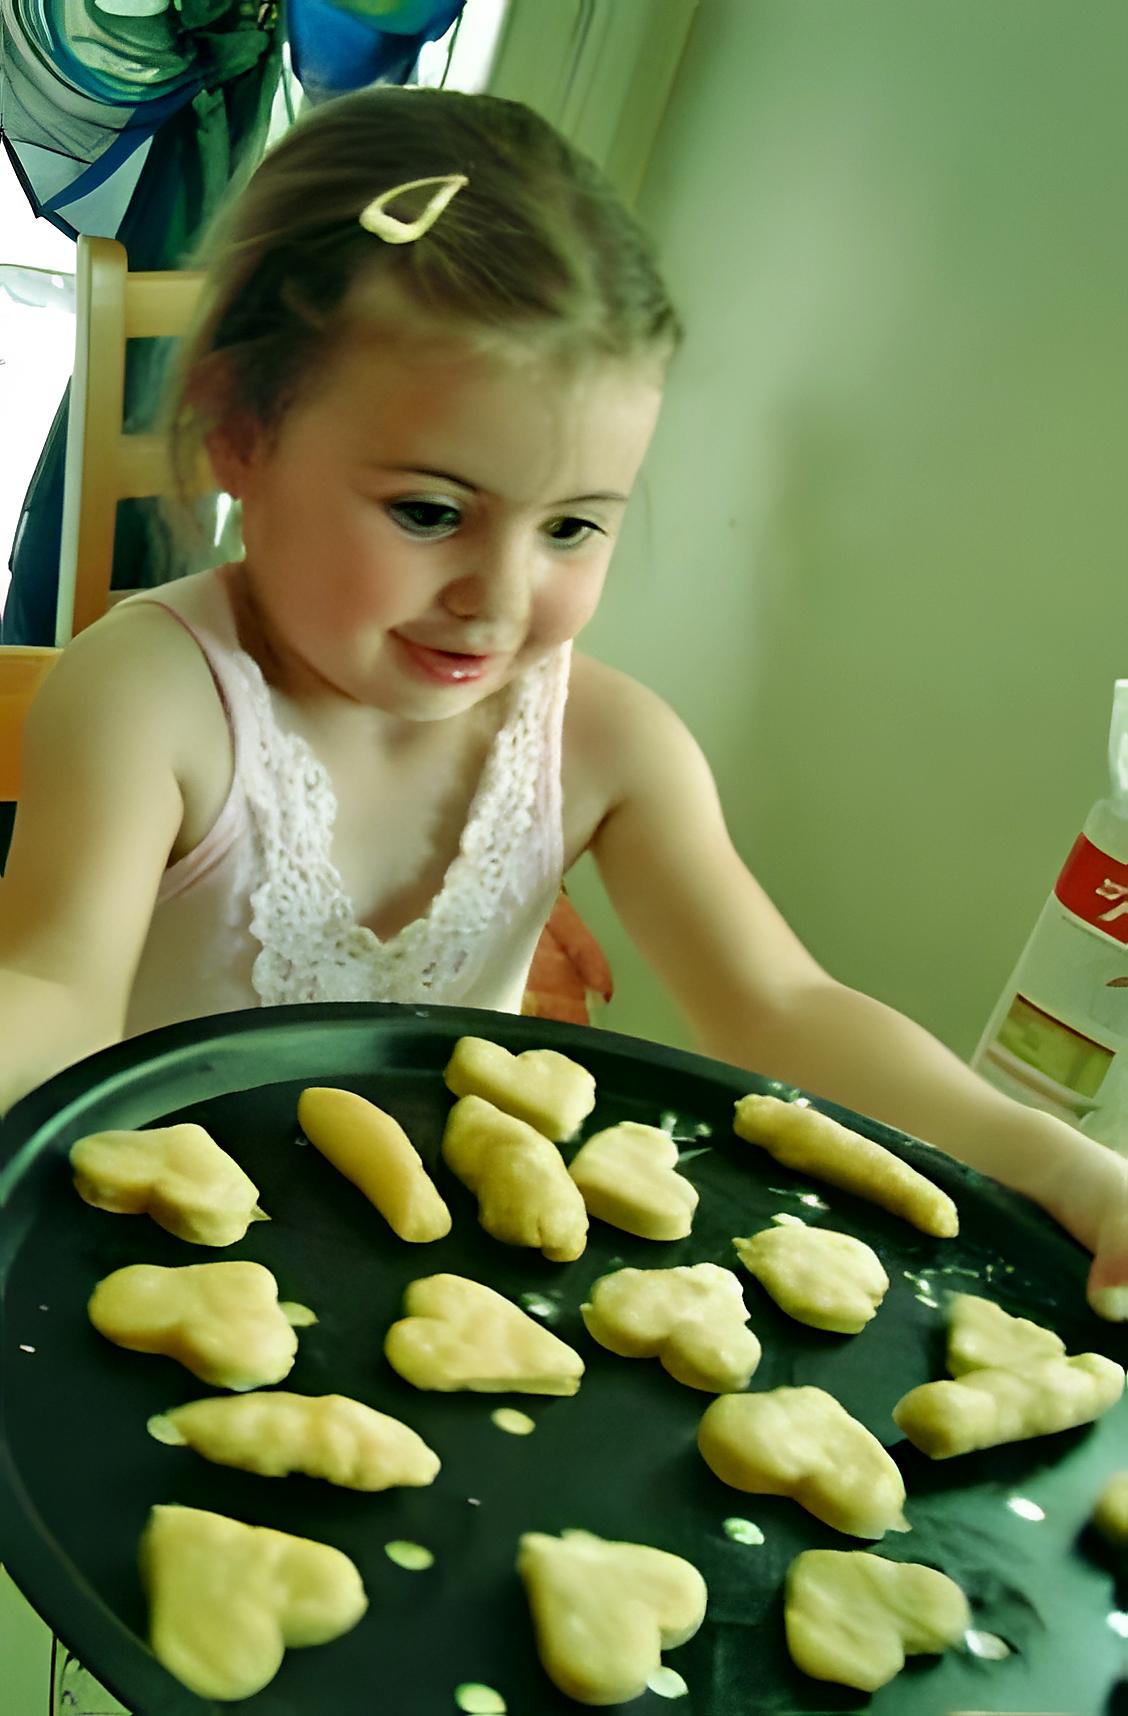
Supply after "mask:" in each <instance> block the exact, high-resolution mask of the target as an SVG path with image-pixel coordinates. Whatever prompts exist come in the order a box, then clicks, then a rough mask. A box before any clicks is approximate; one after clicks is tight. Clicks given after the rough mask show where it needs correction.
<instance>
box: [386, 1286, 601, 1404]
mask: <svg viewBox="0 0 1128 1716" xmlns="http://www.w3.org/2000/svg"><path fill="white" fill-rule="evenodd" d="M403 1308H404V1310H405V1311H406V1313H407V1315H406V1316H405V1317H404V1318H403V1319H402V1320H401V1321H400V1322H398V1323H393V1324H392V1326H391V1328H390V1329H389V1330H388V1333H387V1335H386V1337H385V1340H384V1356H385V1357H386V1358H387V1360H388V1363H389V1364H390V1365H391V1366H392V1369H393V1370H396V1371H398V1372H399V1374H400V1376H402V1377H403V1378H404V1379H405V1380H406V1381H407V1382H410V1383H412V1384H413V1385H414V1386H415V1387H416V1388H429V1389H439V1390H442V1391H443V1392H451V1391H453V1390H455V1389H463V1388H465V1389H472V1390H474V1391H475V1392H476V1393H479V1394H506V1393H513V1394H575V1392H576V1390H577V1389H578V1388H579V1386H580V1378H581V1376H582V1375H583V1373H584V1361H583V1359H582V1358H581V1357H580V1355H579V1353H577V1352H574V1351H573V1350H572V1348H571V1347H570V1346H567V1345H566V1344H565V1342H564V1341H562V1340H559V1339H558V1338H557V1337H556V1336H555V1335H553V1334H550V1332H549V1331H548V1329H545V1328H542V1327H541V1325H540V1324H539V1323H537V1322H534V1320H533V1318H532V1317H527V1316H526V1315H525V1313H524V1311H521V1310H519V1309H518V1307H517V1306H516V1305H514V1304H511V1303H510V1301H509V1300H508V1299H504V1298H502V1296H501V1294H500V1293H495V1292H494V1291H493V1289H492V1288H491V1287H483V1286H482V1284H481V1282H479V1281H468V1280H467V1279H466V1278H465V1276H462V1275H428V1276H426V1277H425V1278H424V1279H423V1280H422V1281H413V1282H412V1283H411V1285H410V1287H409V1288H408V1289H407V1292H406V1293H405V1294H404V1301H403Z"/></svg>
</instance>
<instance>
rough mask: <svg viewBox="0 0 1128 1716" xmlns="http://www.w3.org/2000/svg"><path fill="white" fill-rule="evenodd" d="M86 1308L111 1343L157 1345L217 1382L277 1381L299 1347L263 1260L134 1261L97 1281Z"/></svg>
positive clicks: (141, 1348)
mask: <svg viewBox="0 0 1128 1716" xmlns="http://www.w3.org/2000/svg"><path fill="white" fill-rule="evenodd" d="M87 1309H88V1312H89V1316H90V1321H91V1322H92V1323H93V1325H94V1327H95V1328H96V1329H97V1330H98V1332H99V1334H102V1335H105V1337H106V1339H107V1340H109V1341H113V1342H114V1343H115V1345H117V1346H119V1347H128V1348H129V1349H130V1351H131V1352H137V1353H163V1354H165V1356H166V1357H168V1358H172V1359H176V1360H177V1362H178V1363H179V1364H182V1365H183V1366H184V1367H185V1369H186V1370H190V1371H191V1372H192V1374H193V1376H198V1377H199V1378H200V1379H201V1381H203V1382H210V1383H213V1384H214V1385H215V1386H216V1387H217V1388H235V1389H249V1388H262V1387H264V1386H266V1384H268V1383H272V1382H281V1381H282V1378H283V1377H284V1376H288V1375H289V1373H290V1371H291V1369H292V1368H293V1364H294V1357H295V1354H296V1353H297V1350H298V1338H297V1336H296V1335H295V1333H294V1330H293V1326H292V1324H291V1321H290V1318H289V1317H288V1316H287V1314H286V1311H284V1310H283V1308H282V1307H281V1306H280V1305H279V1303H278V1284H277V1282H276V1281H275V1279H274V1276H273V1275H272V1274H271V1273H270V1270H269V1269H264V1268H263V1266H262V1264H261V1263H191V1264H188V1265H186V1266H185V1267H184V1268H183V1269H162V1268H159V1267H158V1266H157V1265H156V1264H153V1263H132V1264H130V1265H128V1266H127V1267H126V1268H125V1269H115V1270H114V1272H113V1274H112V1275H107V1276H106V1278H105V1279H104V1280H103V1281H99V1283H98V1285H97V1287H95V1289H94V1292H93V1293H92V1295H91V1297H90V1303H89V1305H88V1307H87ZM291 1315H295V1316H296V1315H297V1308H295V1310H294V1311H292V1312H291ZM302 1320H303V1321H305V1320H309V1319H308V1313H307V1314H306V1316H305V1317H304V1318H303V1319H302Z"/></svg>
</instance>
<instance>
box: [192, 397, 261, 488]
mask: <svg viewBox="0 0 1128 1716" xmlns="http://www.w3.org/2000/svg"><path fill="white" fill-rule="evenodd" d="M260 437H261V430H260V429H259V426H258V424H257V423H255V422H254V421H253V420H252V419H251V418H250V417H249V416H248V415H247V414H246V413H240V414H238V415H237V416H235V417H227V418H225V419H224V421H223V422H222V423H219V424H217V425H216V427H215V428H214V429H211V430H209V432H208V433H207V434H206V435H205V436H204V446H205V447H206V448H207V450H208V457H209V458H210V460H211V463H212V470H213V471H214V472H215V478H216V482H217V483H218V484H219V486H220V488H221V489H222V490H223V491H224V493H225V494H229V495H231V496H232V498H233V499H235V500H242V499H243V497H244V495H245V493H246V487H247V479H248V477H249V476H250V473H251V470H252V468H253V466H254V464H255V463H256V457H255V455H256V453H257V451H258V447H259V442H260Z"/></svg>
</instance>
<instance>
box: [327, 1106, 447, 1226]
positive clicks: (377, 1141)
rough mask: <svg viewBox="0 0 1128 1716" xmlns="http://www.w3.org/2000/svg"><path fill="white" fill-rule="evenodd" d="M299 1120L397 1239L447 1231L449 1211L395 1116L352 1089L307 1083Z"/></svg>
mask: <svg viewBox="0 0 1128 1716" xmlns="http://www.w3.org/2000/svg"><path fill="white" fill-rule="evenodd" d="M298 1124H299V1125H300V1126H301V1129H302V1131H303V1132H304V1133H305V1135H306V1137H307V1138H308V1139H309V1141H310V1143H311V1144H312V1145H313V1147H314V1149H315V1150H317V1151H319V1152H320V1153H321V1155H322V1156H324V1157H325V1159H326V1161H328V1162H331V1163H332V1164H333V1166H334V1168H336V1169H338V1170H339V1172H340V1173H342V1174H343V1175H344V1176H345V1178H346V1179H347V1180H351V1181H352V1183H353V1185H354V1186H356V1187H357V1188H358V1189H359V1190H360V1191H362V1192H363V1193H364V1195H365V1197H366V1198H367V1199H368V1201H369V1203H371V1204H374V1205H375V1206H376V1208H377V1209H378V1210H379V1211H380V1214H381V1215H382V1216H383V1217H384V1220H385V1221H386V1222H387V1223H388V1226H389V1227H390V1228H391V1229H392V1231H393V1233H395V1234H397V1235H398V1236H399V1238H400V1239H405V1240H407V1241H409V1243H411V1244H412V1245H425V1244H427V1243H429V1241H431V1240H433V1239H442V1238H443V1237H444V1236H445V1235H446V1234H448V1233H449V1232H450V1226H451V1223H450V1211H449V1210H448V1209H447V1207H446V1204H445V1203H444V1202H443V1200H442V1198H441V1197H440V1196H439V1193H438V1190H437V1189H436V1187H435V1183H434V1181H433V1180H432V1179H431V1176H430V1174H428V1172H427V1170H426V1168H425V1167H424V1166H423V1160H422V1157H421V1156H420V1154H419V1152H418V1150H417V1149H416V1148H415V1145H414V1144H413V1143H412V1142H411V1139H410V1138H409V1137H408V1136H407V1133H406V1132H405V1131H404V1129H403V1127H402V1126H401V1125H400V1123H399V1121H398V1120H395V1119H393V1117H392V1116H391V1115H390V1114H385V1112H384V1110H383V1109H382V1108H377V1106H376V1104H375V1103H374V1102H369V1101H368V1100H367V1099H366V1098H365V1097H363V1096H358V1095H357V1093H356V1092H355V1091H352V1090H337V1089H335V1088H333V1087H332V1086H324V1085H311V1086H310V1087H309V1089H307V1090H303V1091H302V1094H301V1096H300V1097H299V1098H298Z"/></svg>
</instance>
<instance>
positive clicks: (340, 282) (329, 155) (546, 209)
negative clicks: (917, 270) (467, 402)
mask: <svg viewBox="0 0 1128 1716" xmlns="http://www.w3.org/2000/svg"><path fill="white" fill-rule="evenodd" d="M452 173H460V174H465V175H466V176H467V180H468V183H467V184H465V185H464V186H463V187H462V188H461V189H460V191H459V192H458V194H457V195H456V196H455V197H454V198H453V200H452V201H451V202H450V204H449V206H447V207H446V208H445V209H444V210H443V212H442V213H441V214H440V215H439V217H438V219H437V220H436V221H435V223H434V225H433V226H431V227H430V229H429V230H428V231H427V232H426V233H425V234H424V235H423V236H422V237H420V238H418V239H417V240H415V241H414V242H413V243H410V244H387V243H384V242H383V241H382V240H381V239H380V238H379V237H377V236H374V235H373V233H371V232H369V231H366V230H365V228H364V227H363V226H362V225H361V224H360V215H361V213H362V211H363V210H364V209H365V208H366V207H367V206H368V205H369V204H370V203H371V202H372V201H373V199H374V198H376V197H378V196H380V195H381V194H382V193H384V192H387V191H390V190H392V189H393V188H394V187H395V186H397V185H401V184H404V183H405V182H407V181H410V180H418V179H428V178H433V177H437V176H439V175H447V174H452ZM428 200H429V192H428V190H427V189H422V190H406V191H405V192H404V193H403V195H402V196H401V197H397V198H394V199H392V200H391V204H390V208H389V212H390V213H393V214H394V215H395V216H396V217H397V218H398V219H400V220H411V219H413V218H415V217H416V216H417V215H418V214H419V213H420V212H421V210H422V208H423V207H425V206H426V203H427V201H428ZM195 260H196V265H197V266H204V267H206V269H207V279H206V282H205V286H204V291H203V294H202V298H201V303H200V306H199V309H198V312H197V316H196V320H195V323H194V325H193V327H192V328H191V330H190V331H189V333H188V334H187V336H186V337H185V339H184V340H183V341H182V343H181V346H180V349H179V352H178V355H177V360H176V367H175V371H174V374H173V376H172V382H171V386H170V389H169V392H168V396H167V400H166V416H167V423H168V432H169V434H170V437H171V454H172V463H173V470H174V472H175V475H176V481H177V487H178V491H179V493H180V495H181V497H182V498H186V497H187V496H188V495H189V493H190V492H191V488H192V476H193V473H194V472H195V470H196V467H197V460H198V457H199V452H200V447H201V444H202V441H203V438H204V437H205V436H206V435H207V434H208V432H209V431H210V430H211V429H213V428H215V427H216V426H217V425H218V424H220V423H222V422H223V421H225V420H227V419H230V418H231V417H233V416H235V415H237V414H244V415H246V414H249V415H250V416H251V417H252V418H253V420H254V421H255V422H256V423H258V424H260V425H262V426H263V427H265V428H267V429H271V428H273V427H276V426H277V424H278V423H279V422H280V420H281V418H282V416H283V414H284V413H285V410H286V408H287V406H288V405H289V404H290V403H291V402H292V401H293V399H294V398H295V397H296V395H297V394H298V393H299V391H300V390H301V388H302V387H303V386H304V385H306V384H308V381H309V379H310V377H311V375H312V374H313V373H315V371H316V369H317V368H318V367H319V365H320V363H321V361H322V360H323V359H324V357H325V355H326V353H327V350H328V348H329V346H330V345H331V343H332V341H333V340H334V339H336V338H338V337H340V336H341V335H342V333H343V332H344V331H345V320H346V318H345V316H344V314H343V312H344V310H345V302H346V298H348V297H349V296H350V294H353V293H354V289H355V288H357V287H359V286H367V284H368V283H369V282H371V283H372V284H374V285H377V286H379V285H380V284H381V283H385V282H386V283H388V284H389V285H391V286H393V287H394V288H397V289H398V291H397V293H396V296H397V297H398V298H399V300H400V301H401V302H402V301H404V300H406V301H407V303H408V304H409V305H410V306H411V307H412V309H413V310H414V311H415V312H417V313H418V316H419V318H420V320H421V323H422V325H423V326H424V327H426V326H427V325H428V324H430V325H431V326H432V327H434V326H436V325H437V326H439V327H446V328H449V330H450V332H451V333H453V334H455V335H456V336H457V337H458V338H461V339H465V340H467V341H468V342H470V343H472V344H473V343H480V344H481V345H483V346H484V347H490V346H498V345H500V346H503V347H504V346H507V345H511V346H512V347H513V348H514V349H515V350H517V349H521V348H525V349H533V350H535V351H537V352H539V353H542V354H543V355H546V356H549V357H552V358H554V359H557V360H560V361H562V362H569V361H582V360H584V359H587V358H592V357H596V358H606V359H613V360H620V361H624V362H627V363H639V364H649V365H651V366H652V367H655V368H657V369H658V370H659V372H661V371H662V370H663V369H664V367H665V365H666V363H667V362H668V360H669V358H670V357H671V356H672V355H673V353H674V351H675V350H676V349H677V347H678V345H679V344H680V342H681V338H682V326H681V323H680V321H679V319H678V316H677V314H676V312H675V310H674V308H673V306H672V305H671V303H670V301H669V299H668V297H667V295H666V291H665V287H664V286H663V283H662V280H661V278H660V275H659V273H658V269H657V265H656V262H655V259H654V254H653V249H652V246H651V243H650V241H649V239H648V237H647V235H646V233H645V232H644V230H643V228H642V227H641V225H640V224H639V222H638V221H637V220H636V219H635V217H634V216H633V215H632V214H631V212H630V211H629V210H628V209H627V208H626V207H625V206H624V204H623V203H622V202H621V200H620V199H619V197H618V195H617V193H616V192H615V190H614V189H613V187H612V186H611V185H610V184H609V183H608V181H607V180H606V179H605V178H604V177H603V175H602V174H601V173H600V172H599V170H598V169H597V168H596V167H595V166H594V164H593V163H592V162H590V161H589V160H588V159H587V158H586V157H585V156H583V155H581V154H580V153H579V152H578V151H577V150H575V149H573V148H572V146H571V145H570V144H569V143H568V142H567V141H566V140H565V139H564V138H563V137H561V136H560V135H559V133H558V132H556V131H555V130H554V129H553V127H552V126H551V125H549V124H548V123H547V122H546V121H545V120H543V119H541V118H540V117H539V116H538V115H537V114H535V113H534V112H533V111H532V110H531V109H530V108H528V107H525V106H524V105H523V104H522V103H520V102H515V101H506V100H502V99H501V98H499V97H497V96H490V95H469V94H464V93H462V92H461V91H455V90H437V89H425V88H403V87H400V86H394V85H382V86H376V87H374V88H371V89H366V90H362V91H359V92H357V93H356V94H353V95H346V96H342V97H339V98H338V99H336V100H333V101H331V102H328V103H327V104H325V105H324V106H322V107H318V108H316V109H314V110H313V112H312V113H311V114H310V115H309V116H308V117H306V116H303V117H302V118H301V119H299V121H298V122H297V124H296V125H295V126H294V127H293V128H292V130H290V131H289V132H287V133H286V135H285V136H284V137H283V139H282V140H281V141H280V142H279V143H278V144H277V145H276V146H275V147H274V148H273V149H272V150H271V151H270V153H269V154H268V155H267V156H266V157H265V158H264V160H263V161H262V163H261V164H260V166H259V167H258V169H257V171H256V172H255V173H254V175H253V177H252V178H251V179H250V181H249V182H248V184H247V186H246V188H245V189H244V190H243V191H242V193H241V194H240V195H238V196H237V197H236V198H235V199H234V201H233V202H231V203H230V204H229V205H227V206H226V207H225V208H224V209H223V210H222V211H221V213H220V215H219V216H218V218H217V220H216V222H215V223H214V224H213V227H212V229H211V230H210V232H209V233H208V234H207V236H206V238H205V240H204V243H203V246H202V249H201V253H200V254H199V256H198V257H197V258H196V259H195Z"/></svg>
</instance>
